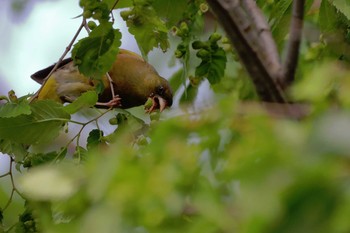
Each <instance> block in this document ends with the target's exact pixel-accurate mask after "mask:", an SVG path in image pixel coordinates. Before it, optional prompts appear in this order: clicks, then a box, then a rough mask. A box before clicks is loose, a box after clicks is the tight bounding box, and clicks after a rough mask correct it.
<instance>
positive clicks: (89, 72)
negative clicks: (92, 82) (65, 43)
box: [72, 22, 121, 79]
mask: <svg viewBox="0 0 350 233" xmlns="http://www.w3.org/2000/svg"><path fill="white" fill-rule="evenodd" d="M120 39H121V33H120V32H119V30H118V29H113V27H112V23H111V22H103V23H101V24H100V25H99V26H97V27H96V28H95V29H94V30H92V31H91V33H90V35H89V37H87V38H83V39H81V40H79V42H78V43H77V44H75V45H74V48H73V51H72V57H73V59H74V62H75V64H77V65H78V68H79V71H80V72H81V73H82V74H84V75H85V76H87V77H92V78H95V79H99V78H101V77H102V75H103V74H105V73H106V72H108V71H109V70H110V68H111V67H112V65H113V63H114V61H115V59H116V57H117V54H118V52H119V46H120V45H121V40H120Z"/></svg>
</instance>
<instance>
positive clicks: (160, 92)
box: [157, 86, 165, 95]
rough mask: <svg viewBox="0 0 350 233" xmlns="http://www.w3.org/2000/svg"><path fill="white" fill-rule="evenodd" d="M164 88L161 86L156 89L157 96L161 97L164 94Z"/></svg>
mask: <svg viewBox="0 0 350 233" xmlns="http://www.w3.org/2000/svg"><path fill="white" fill-rule="evenodd" d="M164 91H165V90H164V87H163V86H158V87H157V93H158V94H159V95H163V94H164Z"/></svg>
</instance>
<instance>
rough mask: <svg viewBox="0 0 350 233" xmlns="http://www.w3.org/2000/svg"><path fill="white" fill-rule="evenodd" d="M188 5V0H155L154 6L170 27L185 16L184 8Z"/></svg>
mask: <svg viewBox="0 0 350 233" xmlns="http://www.w3.org/2000/svg"><path fill="white" fill-rule="evenodd" d="M187 5H188V1H187V0H177V1H176V3H175V2H174V1H173V0H154V1H153V7H154V10H155V11H156V12H157V15H158V16H159V17H161V18H162V19H163V21H164V22H166V24H167V26H168V27H171V26H173V25H175V24H176V23H177V22H178V21H180V20H181V19H182V18H183V15H184V9H186V7H187Z"/></svg>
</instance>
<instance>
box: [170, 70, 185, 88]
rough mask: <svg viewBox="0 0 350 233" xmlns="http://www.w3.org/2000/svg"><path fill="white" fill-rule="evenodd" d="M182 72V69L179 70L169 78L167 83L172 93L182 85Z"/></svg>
mask: <svg viewBox="0 0 350 233" xmlns="http://www.w3.org/2000/svg"><path fill="white" fill-rule="evenodd" d="M183 72H184V70H183V69H179V70H178V71H176V72H175V73H174V74H173V75H172V76H171V77H170V78H169V83H170V86H171V88H172V90H173V91H174V93H175V92H176V91H177V90H178V89H179V88H180V86H181V84H182V83H183V79H182V75H183Z"/></svg>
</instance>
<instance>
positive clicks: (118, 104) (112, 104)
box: [96, 95, 122, 108]
mask: <svg viewBox="0 0 350 233" xmlns="http://www.w3.org/2000/svg"><path fill="white" fill-rule="evenodd" d="M121 100H122V99H121V98H120V97H119V95H115V96H114V97H113V99H111V100H110V101H108V102H107V103H101V102H97V103H96V105H99V106H104V107H109V108H117V107H121V106H122V103H121Z"/></svg>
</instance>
